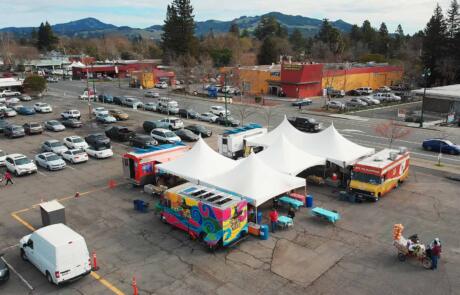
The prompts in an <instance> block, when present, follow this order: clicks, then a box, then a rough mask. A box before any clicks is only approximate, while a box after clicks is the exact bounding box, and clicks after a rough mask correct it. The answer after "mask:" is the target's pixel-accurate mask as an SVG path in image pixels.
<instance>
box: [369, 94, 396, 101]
mask: <svg viewBox="0 0 460 295" xmlns="http://www.w3.org/2000/svg"><path fill="white" fill-rule="evenodd" d="M372 98H375V99H378V100H379V101H383V102H392V101H401V97H400V96H397V95H395V94H394V93H375V94H374V95H373V96H372Z"/></svg>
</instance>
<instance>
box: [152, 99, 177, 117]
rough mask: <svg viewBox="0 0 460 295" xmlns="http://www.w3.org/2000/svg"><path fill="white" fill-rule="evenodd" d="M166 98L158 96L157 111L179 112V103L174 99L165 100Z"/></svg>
mask: <svg viewBox="0 0 460 295" xmlns="http://www.w3.org/2000/svg"><path fill="white" fill-rule="evenodd" d="M166 99H167V98H160V103H159V104H158V107H157V111H158V112H160V113H163V114H170V115H177V114H179V104H178V103H177V101H175V100H169V101H165V100H166Z"/></svg>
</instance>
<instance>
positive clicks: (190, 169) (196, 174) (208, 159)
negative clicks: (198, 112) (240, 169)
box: [157, 138, 237, 183]
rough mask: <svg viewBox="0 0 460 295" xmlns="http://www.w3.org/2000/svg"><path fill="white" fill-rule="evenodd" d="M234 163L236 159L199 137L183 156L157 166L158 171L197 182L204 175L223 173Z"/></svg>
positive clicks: (204, 176) (233, 165) (234, 164)
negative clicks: (214, 148) (225, 155)
mask: <svg viewBox="0 0 460 295" xmlns="http://www.w3.org/2000/svg"><path fill="white" fill-rule="evenodd" d="M236 164H237V162H236V161H234V160H232V159H229V158H227V157H224V156H222V155H221V154H219V153H217V152H216V151H214V150H213V149H212V148H210V147H209V146H208V145H207V144H206V142H205V141H204V140H203V139H201V138H200V139H199V140H198V142H197V143H195V145H194V146H193V148H192V149H191V150H190V151H188V152H186V153H185V154H184V155H183V156H181V157H179V158H177V159H176V160H174V161H170V162H167V163H163V164H159V165H158V166H157V167H158V168H159V169H160V171H163V172H166V173H169V174H172V175H176V176H179V177H181V178H184V179H186V180H188V181H191V182H194V183H199V182H200V181H201V180H202V179H204V178H206V177H210V176H214V175H218V174H221V173H225V172H226V171H228V170H230V169H232V168H233V167H235V166H236Z"/></svg>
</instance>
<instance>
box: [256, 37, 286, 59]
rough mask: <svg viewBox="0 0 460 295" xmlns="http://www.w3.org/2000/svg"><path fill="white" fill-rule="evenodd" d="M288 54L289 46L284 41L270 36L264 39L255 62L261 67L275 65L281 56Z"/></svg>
mask: <svg viewBox="0 0 460 295" xmlns="http://www.w3.org/2000/svg"><path fill="white" fill-rule="evenodd" d="M290 52H291V48H290V44H289V42H288V41H287V40H286V39H283V38H279V37H274V36H271V37H268V38H266V39H264V41H263V43H262V46H261V47H260V51H259V55H258V56H257V60H258V62H259V64H261V65H268V64H272V63H276V62H277V61H278V58H279V57H280V56H281V55H285V54H289V53H290Z"/></svg>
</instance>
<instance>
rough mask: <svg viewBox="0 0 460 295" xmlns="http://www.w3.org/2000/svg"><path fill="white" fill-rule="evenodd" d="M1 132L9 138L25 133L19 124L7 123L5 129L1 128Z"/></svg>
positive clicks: (21, 135)
mask: <svg viewBox="0 0 460 295" xmlns="http://www.w3.org/2000/svg"><path fill="white" fill-rule="evenodd" d="M3 133H4V134H5V136H6V137H9V138H17V137H23V136H25V135H26V133H25V131H24V127H22V126H20V125H14V124H11V125H7V126H6V127H5V129H4V130H3Z"/></svg>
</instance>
